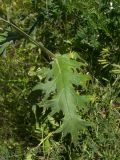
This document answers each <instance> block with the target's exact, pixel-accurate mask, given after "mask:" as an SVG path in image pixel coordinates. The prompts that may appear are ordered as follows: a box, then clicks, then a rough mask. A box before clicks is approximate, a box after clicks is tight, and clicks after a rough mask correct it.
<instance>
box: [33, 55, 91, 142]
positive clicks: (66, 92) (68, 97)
mask: <svg viewBox="0 0 120 160" xmlns="http://www.w3.org/2000/svg"><path fill="white" fill-rule="evenodd" d="M84 65H85V64H84V63H81V62H77V61H76V60H73V59H71V58H69V57H68V56H67V55H57V56H56V59H55V60H54V61H53V63H52V69H51V70H50V71H49V73H48V74H46V78H45V82H44V83H39V84H37V85H36V86H35V87H34V90H36V89H41V90H43V93H44V94H45V96H44V98H43V101H42V103H44V106H48V107H50V108H51V111H52V112H51V114H52V115H53V114H55V113H57V112H59V111H62V112H63V115H64V118H63V123H62V125H61V126H60V128H59V129H58V130H57V132H60V131H62V132H63V133H64V135H66V134H67V133H70V134H71V136H72V140H73V141H74V140H76V139H77V137H78V132H79V130H80V129H83V128H84V127H85V126H86V125H89V124H88V122H86V121H84V120H83V119H81V117H80V115H79V114H78V109H80V108H82V107H85V106H86V104H87V103H88V102H89V101H90V96H88V95H84V96H83V95H82V96H81V95H79V94H78V93H77V92H76V90H75V86H76V87H77V86H81V87H84V88H86V82H87V81H88V80H90V77H89V76H88V75H84V74H83V73H82V72H81V71H80V68H81V66H84ZM50 72H51V73H50ZM79 72H80V73H79ZM46 73H47V72H46ZM49 75H52V76H51V77H50V78H48V77H49ZM48 99H49V100H48Z"/></svg>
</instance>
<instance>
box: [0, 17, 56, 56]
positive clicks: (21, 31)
mask: <svg viewBox="0 0 120 160" xmlns="http://www.w3.org/2000/svg"><path fill="white" fill-rule="evenodd" d="M0 20H2V21H3V22H5V23H7V24H9V25H11V26H12V27H13V28H15V29H16V30H17V31H18V32H19V33H20V34H22V35H23V36H24V37H26V38H27V39H29V40H30V41H31V42H32V43H33V44H35V45H36V46H37V47H39V48H40V49H41V50H42V51H43V52H45V53H46V54H47V55H48V56H50V57H51V58H55V55H54V54H53V53H52V52H51V51H49V50H48V49H47V48H45V47H44V45H43V43H41V42H39V43H38V42H37V41H35V40H34V39H33V38H32V37H30V36H29V35H28V34H27V33H25V32H24V31H23V30H22V29H20V28H19V27H17V26H16V25H14V24H13V23H11V22H9V21H7V20H5V19H4V18H2V17H0Z"/></svg>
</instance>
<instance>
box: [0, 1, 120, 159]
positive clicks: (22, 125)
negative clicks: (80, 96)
mask: <svg viewBox="0 0 120 160" xmlns="http://www.w3.org/2000/svg"><path fill="white" fill-rule="evenodd" d="M0 17H2V18H4V19H6V20H8V21H10V22H12V23H13V24H15V25H16V26H18V27H19V28H20V29H22V30H24V31H25V32H26V33H28V34H29V35H30V36H31V37H32V38H33V39H34V40H35V41H37V42H42V43H43V44H44V45H45V47H46V48H48V49H49V50H50V51H52V52H53V53H55V54H56V53H60V54H65V53H68V54H69V53H77V54H79V55H80V57H81V58H83V59H84V60H85V61H86V62H87V64H88V67H87V69H86V70H87V72H88V73H89V74H90V75H91V77H92V80H91V81H90V84H89V85H88V88H87V92H88V93H89V94H92V95H93V97H94V100H93V102H91V104H90V105H89V106H88V109H87V112H86V113H84V110H83V111H82V114H83V116H84V117H86V118H87V119H88V120H89V121H90V122H93V123H94V124H95V127H94V128H88V130H87V131H81V132H80V133H79V141H78V142H77V144H76V145H73V144H72V143H71V141H70V138H69V135H67V136H66V137H63V136H62V134H55V135H52V136H51V135H50V133H51V132H52V131H53V130H54V129H55V128H56V126H57V125H58V122H59V120H60V117H55V119H53V117H51V116H50V115H49V112H48V113H46V112H45V114H43V112H44V110H43V109H41V108H40V107H39V106H37V103H38V102H39V101H40V100H41V98H42V96H43V95H42V93H41V92H40V91H34V92H32V88H33V87H34V86H35V84H36V83H37V82H38V81H39V79H38V76H37V72H38V70H39V69H41V67H43V66H46V67H48V66H49V63H50V57H48V56H46V55H45V54H44V53H42V51H41V50H40V49H39V48H38V47H37V46H35V45H34V44H32V43H31V42H30V41H28V40H27V39H26V37H24V36H23V35H21V34H20V33H19V32H17V31H16V30H15V29H14V28H13V27H11V26H10V25H9V24H7V23H4V22H3V21H2V20H0V55H1V56H0V159H1V160H22V159H23V160H24V159H26V160H39V159H40V160H42V159H44V160H47V159H48V160H57V159H58V160H64V159H65V160H69V159H70V160H119V159H120V1H119V0H87V1H85V0H45V1H43V0H24V1H20V0H14V1H12V0H0ZM35 105H36V107H34V106H35ZM46 136H47V138H46V139H45V137H46Z"/></svg>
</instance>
